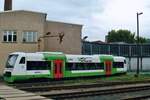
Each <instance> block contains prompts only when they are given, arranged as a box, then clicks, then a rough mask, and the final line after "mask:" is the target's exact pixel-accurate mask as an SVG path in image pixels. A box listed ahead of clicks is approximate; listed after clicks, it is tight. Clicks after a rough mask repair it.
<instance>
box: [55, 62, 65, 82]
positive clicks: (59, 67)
mask: <svg viewBox="0 0 150 100" xmlns="http://www.w3.org/2000/svg"><path fill="white" fill-rule="evenodd" d="M62 77H63V61H62V60H54V78H55V79H60V78H62Z"/></svg>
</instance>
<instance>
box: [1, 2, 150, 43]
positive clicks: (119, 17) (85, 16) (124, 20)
mask: <svg viewBox="0 0 150 100" xmlns="http://www.w3.org/2000/svg"><path fill="white" fill-rule="evenodd" d="M3 3H4V0H0V11H3V5H4V4H3ZM13 10H31V11H38V12H44V13H47V15H48V16H47V17H48V18H47V19H48V20H52V21H60V22H65V23H74V24H81V25H83V29H82V37H84V36H88V38H87V40H89V41H96V40H102V41H105V36H106V35H107V34H108V32H109V31H111V30H118V29H127V30H130V31H131V32H135V33H136V21H137V19H136V13H137V12H139V13H140V12H143V14H142V15H140V16H139V23H140V26H139V27H140V36H143V37H146V38H150V28H149V26H150V0H13Z"/></svg>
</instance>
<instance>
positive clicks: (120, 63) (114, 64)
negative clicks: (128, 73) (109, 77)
mask: <svg viewBox="0 0 150 100" xmlns="http://www.w3.org/2000/svg"><path fill="white" fill-rule="evenodd" d="M113 67H114V68H123V67H124V62H113Z"/></svg>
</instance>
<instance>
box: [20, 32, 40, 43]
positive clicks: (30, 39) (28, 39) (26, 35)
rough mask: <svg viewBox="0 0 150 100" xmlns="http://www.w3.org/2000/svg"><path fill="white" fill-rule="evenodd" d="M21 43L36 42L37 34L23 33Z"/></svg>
mask: <svg viewBox="0 0 150 100" xmlns="http://www.w3.org/2000/svg"><path fill="white" fill-rule="evenodd" d="M23 42H37V32H27V31H26V32H24V33H23Z"/></svg>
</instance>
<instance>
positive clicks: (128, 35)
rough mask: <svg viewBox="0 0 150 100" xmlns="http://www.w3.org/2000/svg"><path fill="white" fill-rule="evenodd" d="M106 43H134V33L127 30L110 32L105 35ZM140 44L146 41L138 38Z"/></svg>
mask: <svg viewBox="0 0 150 100" xmlns="http://www.w3.org/2000/svg"><path fill="white" fill-rule="evenodd" d="M107 42H125V43H136V42H137V37H135V33H132V32H131V31H129V30H122V29H120V30H117V31H116V30H111V31H110V32H108V35H107ZM139 42H140V43H145V42H146V39H145V38H143V37H139Z"/></svg>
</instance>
